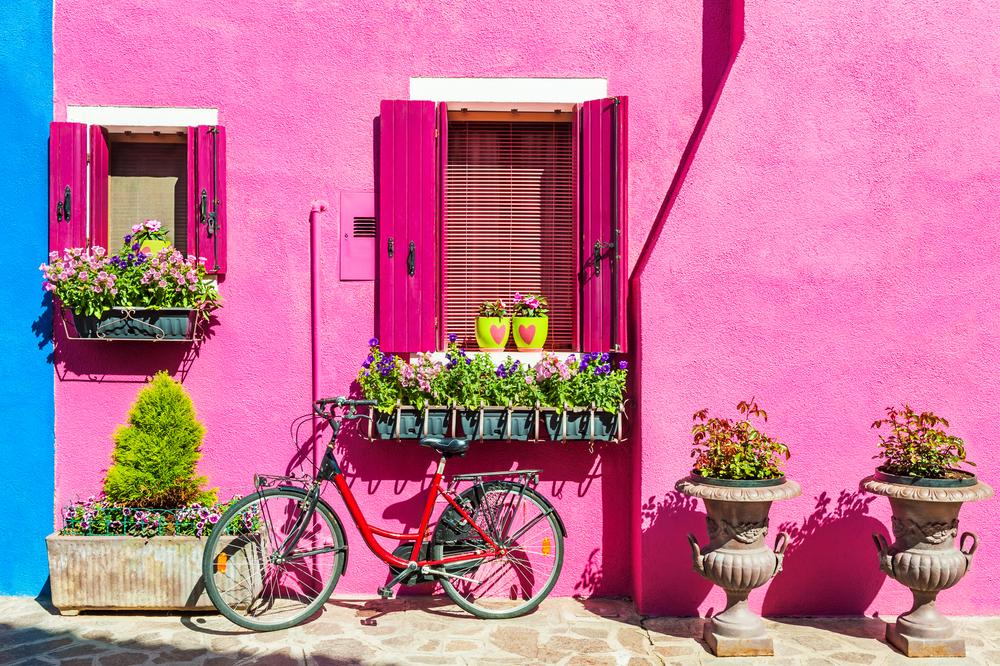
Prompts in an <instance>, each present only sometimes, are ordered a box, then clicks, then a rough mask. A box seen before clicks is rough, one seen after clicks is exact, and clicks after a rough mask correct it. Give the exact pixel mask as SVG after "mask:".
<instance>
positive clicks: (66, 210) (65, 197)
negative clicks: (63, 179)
mask: <svg viewBox="0 0 1000 666" xmlns="http://www.w3.org/2000/svg"><path fill="white" fill-rule="evenodd" d="M70 192H71V190H70V189H69V185H67V186H66V191H65V192H63V201H62V207H63V219H64V220H66V221H67V222H69V212H70V201H71V199H70ZM58 210H59V207H58V206H56V219H57V220H58V219H59V212H58Z"/></svg>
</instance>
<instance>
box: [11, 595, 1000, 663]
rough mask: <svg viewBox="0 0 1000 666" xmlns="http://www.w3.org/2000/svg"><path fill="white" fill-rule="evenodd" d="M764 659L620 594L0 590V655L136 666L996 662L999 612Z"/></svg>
mask: <svg viewBox="0 0 1000 666" xmlns="http://www.w3.org/2000/svg"><path fill="white" fill-rule="evenodd" d="M765 622H766V624H767V626H768V630H769V631H771V632H772V635H773V636H774V652H775V656H774V657H758V658H753V659H738V658H726V659H719V658H717V657H715V656H713V655H712V654H711V653H709V652H708V649H707V647H706V646H705V644H704V643H703V642H702V641H701V640H700V636H701V631H702V623H703V620H701V619H699V618H662V617H652V618H650V617H641V616H639V615H638V614H636V613H635V611H634V609H633V607H632V604H631V602H629V601H627V600H614V599H591V600H577V599H549V600H547V601H546V602H545V603H543V604H542V605H541V607H540V608H539V609H538V610H537V611H536V612H534V613H532V614H531V615H529V616H527V617H522V618H517V619H514V620H492V621H487V620H478V619H476V618H473V617H471V616H469V615H467V614H465V613H464V612H463V611H461V610H460V609H458V608H457V607H456V606H454V605H452V604H450V603H449V602H448V601H447V600H445V599H438V598H431V597H410V598H405V597H404V598H403V599H397V600H392V601H382V600H373V599H337V600H333V601H331V602H329V603H328V604H327V606H326V608H325V610H324V612H323V613H322V614H321V615H319V616H318V617H316V618H315V619H313V620H312V621H310V622H308V623H306V624H304V625H302V626H299V627H295V628H292V629H288V630H285V631H277V632H270V633H263V634H255V633H252V632H248V631H245V630H243V629H241V628H239V627H237V626H235V625H233V624H231V623H229V622H228V621H227V620H225V619H224V618H222V617H221V616H218V615H181V614H142V613H114V614H111V613H108V614H97V613H82V614H81V615H79V616H76V617H62V616H59V615H57V614H56V613H55V611H53V610H52V609H51V608H48V607H47V606H45V605H43V604H40V603H38V602H37V601H35V600H32V599H26V598H0V665H3V664H23V665H25V666H27V665H29V664H31V665H35V664H39V665H40V664H63V665H66V666H85V665H89V666H138V665H140V664H194V665H197V666H223V665H228V664H267V665H271V664H274V665H275V666H283V665H284V664H288V665H293V666H326V665H331V664H345V665H355V664H357V665H361V664H365V665H368V664H372V665H386V666H388V665H398V664H433V665H435V666H447V665H449V664H476V665H480V664H482V665H485V666H490V665H494V664H495V665H501V664H560V665H562V664H566V665H573V666H577V665H579V666H585V665H591V664H593V665H603V664H607V665H609V666H611V665H622V666H626V665H627V666H641V665H646V664H649V665H656V664H705V663H711V664H722V665H724V666H743V665H749V664H752V665H753V666H770V665H772V664H774V665H778V664H782V665H784V664H789V665H798V664H802V665H804V666H812V665H813V664H817V665H818V664H862V665H868V664H872V665H878V666H881V665H883V664H885V665H893V664H911V665H913V664H918V665H919V666H937V665H939V664H949V665H951V666H956V665H959V664H960V665H961V666H973V665H975V666H986V665H987V664H1000V618H956V623H957V625H958V627H959V632H960V634H961V635H962V636H963V637H965V638H966V641H967V645H968V657H967V658H966V659H964V660H957V659H920V660H911V659H907V658H906V657H904V656H902V655H900V654H899V653H898V652H896V651H895V650H893V649H892V648H891V647H890V646H888V645H887V644H886V643H885V641H884V632H885V623H884V622H883V620H882V619H879V618H864V617H848V618H786V619H771V620H766V621H765Z"/></svg>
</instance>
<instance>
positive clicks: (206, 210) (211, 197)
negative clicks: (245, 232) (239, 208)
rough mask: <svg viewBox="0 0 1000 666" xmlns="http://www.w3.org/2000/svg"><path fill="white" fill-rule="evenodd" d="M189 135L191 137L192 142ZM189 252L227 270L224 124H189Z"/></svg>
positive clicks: (211, 268)
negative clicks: (194, 125)
mask: <svg viewBox="0 0 1000 666" xmlns="http://www.w3.org/2000/svg"><path fill="white" fill-rule="evenodd" d="M192 138H193V139H194V141H193V142H192ZM188 192H189V194H188V254H193V255H195V256H196V257H205V271H206V272H208V273H210V274H220V275H221V274H224V273H225V272H226V227H227V224H226V128H225V127H222V126H221V125H218V126H209V125H200V126H198V127H189V128H188Z"/></svg>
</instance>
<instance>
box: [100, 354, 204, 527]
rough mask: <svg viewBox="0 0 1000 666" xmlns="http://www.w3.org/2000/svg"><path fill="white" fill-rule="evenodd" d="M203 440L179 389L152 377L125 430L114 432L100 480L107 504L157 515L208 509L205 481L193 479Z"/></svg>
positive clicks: (158, 375)
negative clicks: (174, 510)
mask: <svg viewBox="0 0 1000 666" xmlns="http://www.w3.org/2000/svg"><path fill="white" fill-rule="evenodd" d="M204 436H205V428H204V427H203V426H202V425H201V423H199V422H198V419H197V417H196V416H195V411H194V404H193V403H192V402H191V398H190V397H189V396H188V394H187V392H186V391H185V390H184V387H183V386H181V385H180V384H179V383H178V382H177V381H175V380H174V379H172V378H171V377H170V375H168V374H167V373H166V372H158V373H156V375H155V376H154V377H153V380H152V381H151V382H150V383H149V385H148V386H144V387H143V388H142V390H140V391H139V395H138V397H137V398H136V401H135V404H133V405H132V408H131V409H130V410H129V414H128V424H127V425H123V426H120V427H119V428H118V430H116V431H115V435H114V441H115V448H114V451H113V452H112V454H111V459H112V465H111V468H110V469H109V470H108V475H107V478H105V480H104V494H105V496H106V497H107V499H108V501H109V502H111V503H112V504H117V505H120V506H130V507H139V506H141V507H149V508H157V509H172V508H178V507H184V506H189V505H192V504H196V503H197V504H203V505H208V504H214V503H215V501H216V498H215V490H214V489H213V490H208V491H206V490H203V489H202V487H203V485H204V484H205V482H206V479H205V477H203V476H196V471H197V465H198V460H199V459H200V458H201V452H200V448H201V443H202V439H203V438H204Z"/></svg>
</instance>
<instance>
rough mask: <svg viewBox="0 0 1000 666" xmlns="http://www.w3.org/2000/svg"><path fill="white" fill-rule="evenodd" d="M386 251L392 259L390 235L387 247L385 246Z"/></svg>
mask: <svg viewBox="0 0 1000 666" xmlns="http://www.w3.org/2000/svg"><path fill="white" fill-rule="evenodd" d="M386 252H387V253H388V255H389V258H390V259H392V254H393V242H392V236H389V243H388V247H387V248H386Z"/></svg>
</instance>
